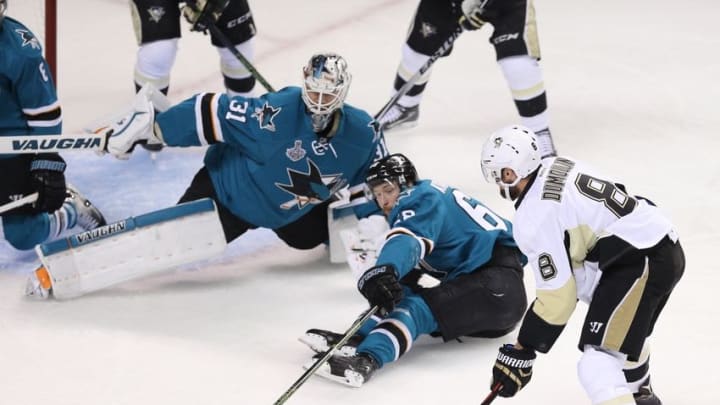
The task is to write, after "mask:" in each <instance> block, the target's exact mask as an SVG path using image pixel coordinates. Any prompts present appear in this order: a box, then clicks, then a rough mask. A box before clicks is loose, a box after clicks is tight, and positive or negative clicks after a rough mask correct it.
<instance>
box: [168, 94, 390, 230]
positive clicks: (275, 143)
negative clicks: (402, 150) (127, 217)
mask: <svg viewBox="0 0 720 405" xmlns="http://www.w3.org/2000/svg"><path fill="white" fill-rule="evenodd" d="M336 114H337V116H336V119H335V121H334V127H332V128H331V133H330V134H329V135H332V136H328V137H320V136H318V134H316V133H315V132H314V131H313V129H312V122H311V119H310V116H309V114H307V112H306V110H305V104H304V102H303V101H302V98H301V89H300V88H299V87H287V88H284V89H282V90H280V91H278V92H275V93H267V94H265V95H263V96H261V97H258V98H245V97H228V96H227V95H225V94H213V93H205V94H198V95H196V96H194V97H192V98H190V99H188V100H185V101H183V102H182V103H180V104H178V105H176V106H174V107H172V108H170V109H169V110H168V111H166V112H163V113H161V114H158V116H157V123H158V125H159V127H160V130H161V131H162V134H163V138H164V140H165V142H166V143H167V144H169V145H172V146H195V145H210V146H209V147H208V150H207V153H206V155H205V166H206V167H207V169H208V172H209V174H210V177H211V179H212V181H213V185H214V187H215V190H216V192H217V194H218V198H219V200H220V202H221V203H222V204H223V205H225V206H226V207H227V208H228V209H229V210H230V211H231V212H233V214H235V215H237V216H238V217H240V218H242V219H244V220H245V221H247V222H249V223H251V224H253V225H257V226H261V227H266V228H271V229H275V228H278V227H280V226H283V225H287V224H288V223H290V222H293V221H295V220H296V219H298V218H299V217H300V216H302V215H304V214H306V213H307V212H309V210H310V209H312V208H313V207H315V206H317V205H318V204H321V203H323V202H325V201H327V200H328V199H329V198H330V197H331V196H332V195H333V194H334V193H335V192H337V191H338V190H340V189H341V188H343V187H345V186H353V185H358V184H362V183H363V181H364V174H365V172H366V171H367V168H368V167H369V165H370V164H371V163H372V162H373V161H374V160H375V159H376V158H378V157H381V156H384V155H386V154H387V151H386V148H385V145H384V139H383V137H382V136H381V135H380V134H379V132H378V130H377V127H376V125H374V124H373V119H372V117H370V116H369V115H368V114H367V113H366V112H364V111H362V110H359V109H357V108H354V107H352V106H350V105H347V104H346V105H344V106H343V107H342V110H340V111H338V112H337V113H336Z"/></svg>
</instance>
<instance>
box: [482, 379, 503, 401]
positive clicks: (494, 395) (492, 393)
mask: <svg viewBox="0 0 720 405" xmlns="http://www.w3.org/2000/svg"><path fill="white" fill-rule="evenodd" d="M502 387H503V386H502V384H500V383H497V384H495V385H494V386H493V387H492V390H490V393H489V394H488V396H486V397H485V399H484V400H483V401H482V403H481V404H480V405H490V404H491V403H492V401H494V400H495V398H497V396H498V394H499V393H500V390H501V389H502Z"/></svg>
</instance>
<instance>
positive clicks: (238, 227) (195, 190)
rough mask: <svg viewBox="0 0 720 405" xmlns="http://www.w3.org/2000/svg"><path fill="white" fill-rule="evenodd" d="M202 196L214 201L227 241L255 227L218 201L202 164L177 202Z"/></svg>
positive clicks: (206, 170)
mask: <svg viewBox="0 0 720 405" xmlns="http://www.w3.org/2000/svg"><path fill="white" fill-rule="evenodd" d="M202 198H210V199H212V200H213V201H215V205H216V206H217V211H218V216H219V217H220V223H221V224H222V228H223V232H224V233H225V240H226V241H227V243H230V242H232V241H233V240H235V239H236V238H237V237H239V236H240V235H242V234H244V233H245V232H247V231H248V230H250V229H255V228H257V226H255V225H252V224H250V223H247V222H245V221H243V220H242V219H240V218H238V217H237V216H235V214H233V213H232V212H230V210H229V209H227V208H226V207H225V206H224V205H222V203H220V201H219V199H218V197H217V192H216V191H215V187H214V186H213V183H212V180H211V179H210V174H209V172H208V169H207V168H206V167H204V166H203V168H202V169H200V170H199V171H198V172H197V173H196V174H195V177H194V178H193V180H192V182H191V183H190V186H189V187H188V188H187V190H185V193H184V194H183V195H182V197H180V200H178V204H180V203H184V202H188V201H196V200H200V199H202Z"/></svg>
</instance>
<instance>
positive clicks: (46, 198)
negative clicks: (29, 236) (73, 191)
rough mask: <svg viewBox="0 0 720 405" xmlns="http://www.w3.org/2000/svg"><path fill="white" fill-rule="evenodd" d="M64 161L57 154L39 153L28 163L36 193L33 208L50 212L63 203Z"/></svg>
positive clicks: (64, 189) (64, 192)
mask: <svg viewBox="0 0 720 405" xmlns="http://www.w3.org/2000/svg"><path fill="white" fill-rule="evenodd" d="M64 172H65V161H64V160H63V158H61V157H60V155H58V154H57V153H41V154H38V155H36V156H35V158H34V159H33V160H32V162H31V163H30V176H31V178H32V182H33V187H34V188H35V190H37V192H38V199H37V201H35V207H36V208H38V209H39V210H40V211H43V212H52V211H55V210H57V209H58V208H60V207H62V205H63V202H64V201H65V194H66V187H65V174H64Z"/></svg>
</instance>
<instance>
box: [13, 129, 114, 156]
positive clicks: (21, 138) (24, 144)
mask: <svg viewBox="0 0 720 405" xmlns="http://www.w3.org/2000/svg"><path fill="white" fill-rule="evenodd" d="M105 140H106V138H105V135H95V134H61V135H35V136H33V135H17V136H0V154H3V153H7V154H13V153H43V152H48V153H50V152H69V151H80V150H103V149H104V148H105Z"/></svg>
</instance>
